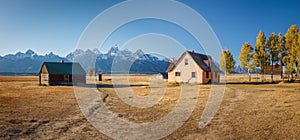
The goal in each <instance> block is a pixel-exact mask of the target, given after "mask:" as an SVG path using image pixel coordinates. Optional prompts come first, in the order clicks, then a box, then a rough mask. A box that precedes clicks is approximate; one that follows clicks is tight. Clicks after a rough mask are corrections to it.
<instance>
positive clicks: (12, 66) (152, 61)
mask: <svg viewBox="0 0 300 140" xmlns="http://www.w3.org/2000/svg"><path fill="white" fill-rule="evenodd" d="M62 60H63V61H65V62H73V61H74V62H79V63H80V64H81V65H82V66H83V68H84V69H85V70H86V71H87V70H88V68H93V67H94V68H95V70H96V72H97V73H114V72H113V71H112V69H111V68H112V67H113V66H114V67H115V68H116V69H114V70H118V72H116V73H158V72H164V71H165V70H166V69H167V67H168V66H169V64H170V61H169V59H167V58H165V59H163V60H161V59H159V58H158V57H156V56H153V55H151V54H146V53H144V52H143V51H142V50H137V51H135V52H132V51H130V50H127V49H124V50H120V49H119V48H118V47H112V48H111V49H110V50H108V52H107V53H101V52H100V51H99V50H98V49H92V50H91V49H87V50H81V49H76V50H74V51H73V52H70V53H69V54H67V55H66V56H65V57H61V56H59V55H56V54H54V53H53V52H50V53H49V54H45V55H38V54H37V53H35V52H34V51H33V50H31V49H28V50H27V51H26V52H25V53H23V52H17V53H16V54H7V55H5V56H0V67H1V69H0V73H36V74H37V73H38V72H39V70H40V67H41V65H42V64H43V62H61V61H62ZM92 64H94V65H92ZM125 64H126V65H130V67H129V68H128V66H124V65H125ZM158 66H160V67H158Z"/></svg>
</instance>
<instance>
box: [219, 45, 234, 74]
mask: <svg viewBox="0 0 300 140" xmlns="http://www.w3.org/2000/svg"><path fill="white" fill-rule="evenodd" d="M234 66H235V61H234V59H233V56H232V54H231V52H230V51H229V50H223V51H222V52H221V57H220V68H221V69H222V70H223V71H224V72H225V73H226V74H229V73H230V72H232V71H233V68H234Z"/></svg>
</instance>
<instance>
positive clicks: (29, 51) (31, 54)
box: [25, 49, 35, 56]
mask: <svg viewBox="0 0 300 140" xmlns="http://www.w3.org/2000/svg"><path fill="white" fill-rule="evenodd" d="M25 54H26V55H28V56H33V55H34V54H35V52H34V51H33V50H31V49H28V50H27V51H26V52H25Z"/></svg>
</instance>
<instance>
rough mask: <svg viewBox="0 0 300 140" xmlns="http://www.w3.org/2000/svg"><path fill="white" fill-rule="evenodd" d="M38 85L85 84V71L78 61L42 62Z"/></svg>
mask: <svg viewBox="0 0 300 140" xmlns="http://www.w3.org/2000/svg"><path fill="white" fill-rule="evenodd" d="M39 82H40V85H73V84H85V83H86V72H85V71H84V69H83V68H82V67H81V65H80V64H79V63H70V62H44V63H43V65H42V67H41V69H40V72H39Z"/></svg>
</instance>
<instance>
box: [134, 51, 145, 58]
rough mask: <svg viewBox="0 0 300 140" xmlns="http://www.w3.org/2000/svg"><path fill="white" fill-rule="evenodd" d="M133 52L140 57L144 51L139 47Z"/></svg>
mask: <svg viewBox="0 0 300 140" xmlns="http://www.w3.org/2000/svg"><path fill="white" fill-rule="evenodd" d="M134 54H136V55H137V56H139V57H141V56H143V55H144V54H145V53H144V52H143V51H142V50H141V49H138V50H136V52H135V53H134Z"/></svg>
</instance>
